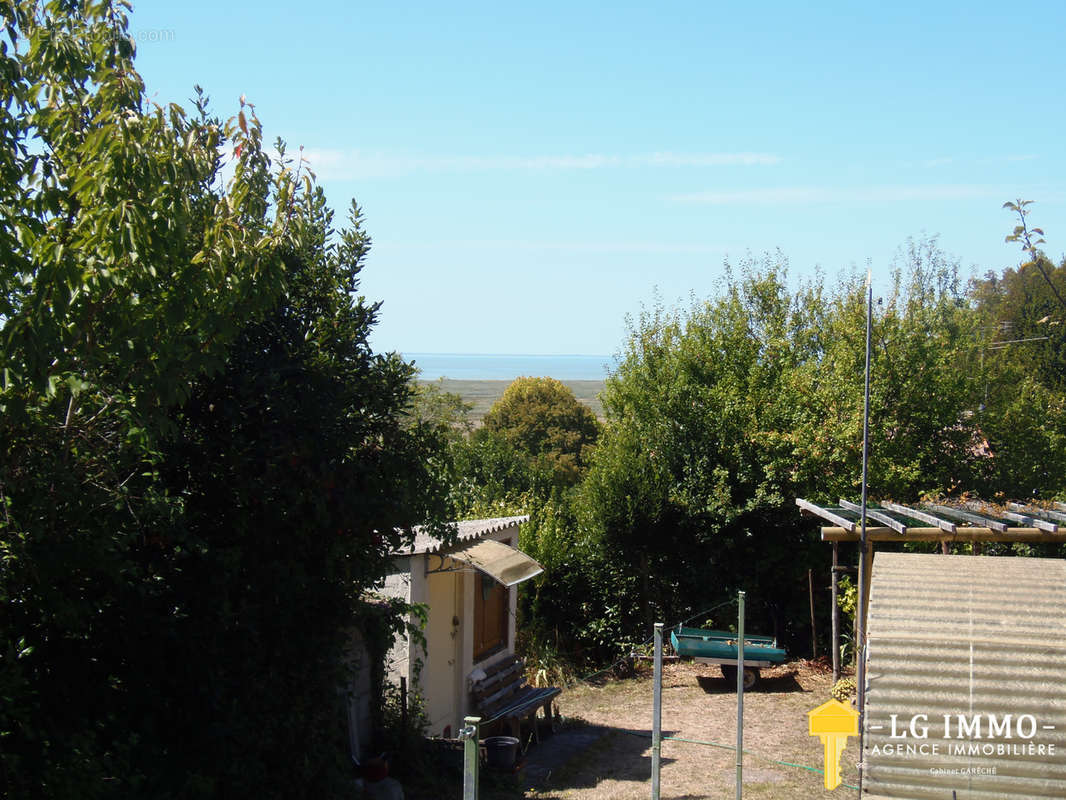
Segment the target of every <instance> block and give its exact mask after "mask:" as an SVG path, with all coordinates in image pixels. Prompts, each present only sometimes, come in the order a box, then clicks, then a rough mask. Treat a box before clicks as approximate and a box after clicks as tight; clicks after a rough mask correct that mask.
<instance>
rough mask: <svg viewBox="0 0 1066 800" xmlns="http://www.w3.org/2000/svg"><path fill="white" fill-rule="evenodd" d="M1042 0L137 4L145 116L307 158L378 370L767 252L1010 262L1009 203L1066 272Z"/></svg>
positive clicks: (592, 311)
mask: <svg viewBox="0 0 1066 800" xmlns="http://www.w3.org/2000/svg"><path fill="white" fill-rule="evenodd" d="M1064 23H1066V3H1064V2H1062V0H1050V2H1043V1H1042V0H1034V2H1030V3H1026V4H1023V5H1020V6H1017V7H1011V6H1010V5H1009V4H1007V3H1003V2H995V3H991V2H983V1H982V0H978V1H976V2H975V1H974V0H971V1H970V2H966V3H948V2H928V1H926V2H921V3H917V2H909V0H902V1H897V2H893V3H885V4H880V3H856V2H839V3H799V2H777V1H776V0H774V1H769V0H768V1H765V2H762V3H758V4H744V3H737V2H715V1H714V0H704V1H703V2H691V3H689V2H675V3H665V4H652V3H640V4H630V3H622V2H612V3H558V2H539V3H522V4H511V3H500V2H494V3H484V4H470V3H434V4H423V3H416V2H406V3H404V2H392V3H341V2H314V0H308V1H307V2H303V3H291V2H287V3H284V4H281V3H274V2H270V0H260V2H255V3H252V2H238V0H222V1H219V0H215V1H214V2H201V0H182V2H181V3H175V2H171V1H170V0H168V1H167V2H162V1H161V0H142V1H141V2H136V3H135V5H134V11H133V14H132V17H131V24H130V28H131V32H132V34H133V35H134V37H135V38H136V39H137V41H138V58H137V63H138V67H139V69H140V71H141V73H142V75H143V76H144V78H145V82H146V84H147V86H148V90H149V93H150V94H151V95H153V96H154V99H155V100H156V101H157V102H171V101H177V102H180V103H183V104H186V105H188V104H187V103H186V102H185V101H186V100H187V98H189V97H190V96H191V93H192V92H191V88H192V86H193V85H194V84H196V83H199V84H200V85H202V86H203V87H204V88H205V89H206V90H207V92H208V94H209V95H210V96H211V98H212V106H213V108H214V110H215V112H216V113H218V114H219V115H222V116H230V115H231V114H233V113H235V111H236V109H237V100H238V98H239V97H240V95H241V94H245V95H247V97H248V100H249V101H251V102H254V103H255V104H256V109H257V112H258V114H259V117H260V118H261V120H262V121H263V124H264V128H265V135H266V137H267V139H268V140H273V139H274V138H275V137H276V136H281V137H282V138H283V139H285V140H286V141H287V142H288V143H289V145H290V149H292V150H294V149H295V148H296V147H298V146H299V145H303V146H304V147H305V148H306V153H307V154H308V157H309V158H310V160H311V161H312V162H313V165H314V167H315V169H316V170H317V173H318V177H319V179H320V182H321V183H322V184H323V186H324V187H325V189H326V192H327V195H328V197H329V200H330V202H331V204H332V205H333V207H334V208H335V209H337V210H338V211H339V212H343V211H344V210H345V209H346V208H347V206H348V204H349V202H350V200H351V199H352V198H353V197H354V198H355V199H356V200H357V201H358V202H359V204H360V205H361V206H362V207H363V210H364V213H365V216H366V228H367V230H368V231H369V232H370V234H371V236H372V237H373V240H374V248H373V251H372V252H371V255H370V258H369V261H368V265H367V268H366V270H365V271H364V273H363V284H362V289H363V292H364V293H365V294H366V295H367V297H369V298H372V299H379V300H382V301H384V305H383V308H382V319H381V323H380V325H379V326H378V329H377V331H376V333H375V338H374V344H375V346H376V347H378V348H379V349H384V350H401V351H407V352H471V353H474V352H479V353H596V354H610V353H614V352H615V351H617V350H618V348H619V347H620V346H621V345H622V342H623V340H624V337H625V332H626V323H625V317H626V315H627V314H635V313H638V312H639V311H640V309H641V306H642V305H648V304H651V303H652V302H654V298H655V293H656V291H658V295H659V296H660V297H661V298H662V299H663V300H664V301H665V302H666V303H668V304H672V303H674V302H676V301H687V298H688V297H689V296H690V295H691V294H694V295H695V296H697V297H705V296H708V295H710V294H712V293H713V292H714V291H715V287H716V285H717V282H718V281H719V279H720V277H721V275H722V264H723V261H724V260H725V259H727V258H728V259H729V260H730V262H732V263H736V262H737V261H739V260H740V259H741V258H743V257H744V255H745V253H747V252H749V251H750V252H752V253H754V254H756V255H758V254H761V253H763V252H766V251H773V250H776V249H778V248H780V249H781V251H782V252H783V253H784V254H785V255H787V256H788V258H789V260H790V263H791V267H792V269H791V271H792V274H794V275H807V274H810V273H811V272H812V271H813V270H814V269H815V268H816V267H819V266H820V267H821V269H822V271H823V272H824V273H825V274H826V275H828V276H830V277H832V276H835V275H837V274H838V273H839V272H840V271H841V270H842V269H847V268H848V267H849V266H850V265H858V266H859V267H860V269H865V266H866V264H867V262H869V264H870V265H871V266H872V268H873V271H874V274H875V277H876V276H881V278H882V280H883V279H884V276H886V275H887V273H888V271H889V269H890V266H891V262H892V259H893V256H894V254H895V253H896V251H897V249H898V248H899V247H900V246H901V245H903V244H904V243H905V242H906V240H907V238H908V237H920V236H922V235H926V234H936V235H938V236H939V241H940V245H941V247H942V248H943V249H944V250H945V251H946V252H948V253H949V254H951V255H953V256H954V257H956V258H957V259H958V260H959V262H960V263H961V265H962V268H963V271H964V272H965V273H966V274H968V273H969V272H970V270H971V269H973V270H976V271H977V272H978V273H984V272H985V271H987V270H992V269H1002V268H1003V267H1004V266H1011V265H1015V264H1017V263H1018V262H1019V261H1020V259H1021V256H1020V253H1019V251H1018V249H1017V247H1016V246H1015V245H1009V244H1005V243H1004V241H1003V237H1004V235H1005V234H1007V233H1009V232H1010V230H1011V228H1012V226H1013V224H1014V220H1013V219H1012V218H1011V216H1010V215H1009V213H1008V212H1006V211H1004V210H1002V209H1001V206H1002V204H1003V202H1004V201H1005V200H1013V199H1016V198H1025V199H1030V200H1034V201H1036V204H1035V205H1034V206H1033V222H1034V224H1037V225H1039V226H1041V227H1043V228H1044V229H1045V231H1046V232H1047V239H1048V250H1049V252H1050V254H1051V255H1052V256H1053V257H1055V258H1058V257H1059V256H1061V254H1062V253H1063V252H1064V251H1066V156H1064V148H1063V140H1064V138H1066V102H1064V101H1066V97H1064V88H1063V87H1064V86H1066V67H1064V64H1066V60H1064V50H1063V47H1062V43H1061V32H1062V30H1063V28H1064Z"/></svg>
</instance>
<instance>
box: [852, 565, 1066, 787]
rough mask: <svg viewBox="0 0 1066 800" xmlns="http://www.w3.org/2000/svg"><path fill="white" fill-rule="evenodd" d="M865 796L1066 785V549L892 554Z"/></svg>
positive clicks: (871, 653)
mask: <svg viewBox="0 0 1066 800" xmlns="http://www.w3.org/2000/svg"><path fill="white" fill-rule="evenodd" d="M867 635H868V640H867V641H868V650H867V659H868V660H867V693H866V715H865V731H864V734H865V735H864V747H863V757H862V760H863V764H864V767H865V769H864V778H863V788H864V794H865V796H866V797H869V798H871V799H874V798H952V797H955V798H957V799H958V800H976V799H977V798H982V799H984V798H993V797H996V798H1003V797H1019V798H1021V797H1027V798H1032V797H1066V561H1063V560H1061V559H1046V558H1020V557H993V556H964V555H959V556H956V555H926V554H917V553H890V552H879V553H878V554H877V557H876V558H875V559H874V564H873V574H872V581H871V593H870V606H869V627H868V634H867Z"/></svg>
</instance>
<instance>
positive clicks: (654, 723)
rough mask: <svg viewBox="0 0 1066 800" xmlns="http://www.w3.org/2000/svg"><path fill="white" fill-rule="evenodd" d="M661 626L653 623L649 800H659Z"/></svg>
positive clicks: (661, 720) (661, 717)
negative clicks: (653, 647)
mask: <svg viewBox="0 0 1066 800" xmlns="http://www.w3.org/2000/svg"><path fill="white" fill-rule="evenodd" d="M662 723H663V624H662V623H661V622H656V623H655V693H654V699H653V700H652V710H651V800H659V756H660V753H661V751H662V729H663V724H662Z"/></svg>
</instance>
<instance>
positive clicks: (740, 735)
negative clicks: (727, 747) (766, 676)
mask: <svg viewBox="0 0 1066 800" xmlns="http://www.w3.org/2000/svg"><path fill="white" fill-rule="evenodd" d="M743 784H744V592H737V800H740V798H741V795H742V794H743V793H744V787H743Z"/></svg>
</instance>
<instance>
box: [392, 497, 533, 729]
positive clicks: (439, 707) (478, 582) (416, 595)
mask: <svg viewBox="0 0 1066 800" xmlns="http://www.w3.org/2000/svg"><path fill="white" fill-rule="evenodd" d="M528 519H529V517H528V516H516V517H502V518H494V519H477V520H465V521H463V522H459V523H456V524H457V527H458V532H459V535H458V538H457V540H456V542H455V543H454V544H452V545H450V546H447V547H445V546H444V545H443V543H442V542H441V540H440V539H438V538H436V537H434V536H432V535H430V534H428V533H426V532H424V531H417V532H416V536H415V540H414V543H413V544H412V545H411V546H410V547H408V548H406V549H404V550H401V551H399V552H396V553H394V554H393V569H392V572H391V573H390V574H389V575H388V576H387V578H386V581H385V588H384V594H386V595H387V596H389V597H396V598H400V599H403V600H404V601H405V602H407V603H412V604H415V603H418V604H424V606H425V607H426V610H427V615H428V616H427V619H426V623H425V628H424V631H423V634H424V639H423V640H421V641H420V640H419V639H418V638H417V637H416V638H412V637H410V636H398V637H397V639H396V641H395V643H394V645H393V648H392V650H391V652H390V653H389V660H388V671H389V677H390V679H391V680H392V681H393V682H395V683H398V682H399V680H400V678H401V677H402V678H405V679H406V680H407V685H408V687H409V691H411V692H414V693H417V694H418V695H420V697H421V700H422V703H423V710H424V711H425V714H426V719H427V722H428V733H429V734H430V735H446V734H449V733H450V734H452V735H455V734H457V732H458V731H459V729H460V727H461V726H462V719H463V717H464V716H466V715H467V713H468V711H469V708H470V699H469V695H470V680H471V673H476V674H477V675H480V674H483V671H484V670H485V669H486V668H487V667H490V666H492V665H493V664H495V663H496V662H498V661H501V660H503V659H505V658H508V657H510V656H512V655H513V654H514V646H515V612H516V609H517V603H518V596H517V591H516V588H515V587H516V586H517V585H518V584H519V583H521V582H522V581H525V580H528V579H529V578H532V577H533V576H535V575H537V574H539V573H540V572H542V571H543V570H542V567H541V566H540V564H538V563H537V562H536V561H534V560H533V559H532V558H530V557H529V556H527V555H525V554H524V553H522V552H521V551H519V550H518V549H517V548H518V530H519V526H520V525H521V524H522V523H524V522H526V521H527V520H528ZM409 621H410V623H411V624H412V625H415V626H417V625H418V623H419V621H420V620H419V618H418V617H417V615H414V614H412V616H411V619H410V620H409Z"/></svg>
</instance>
